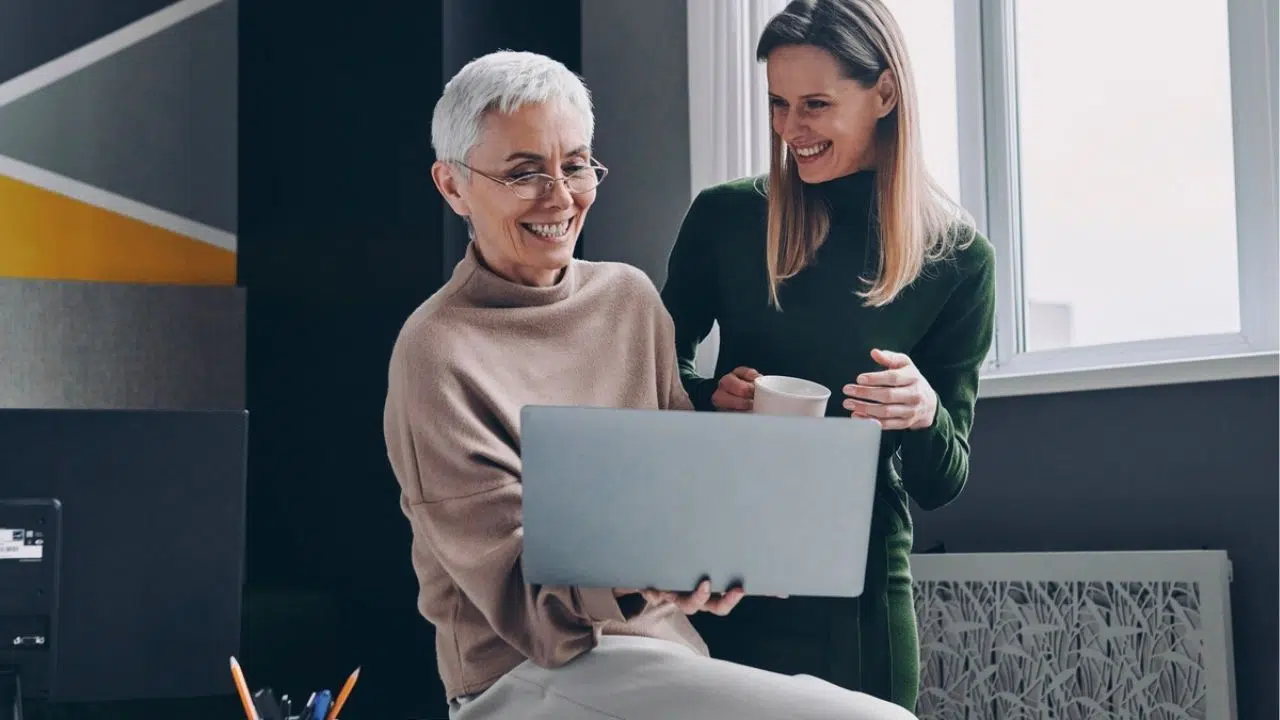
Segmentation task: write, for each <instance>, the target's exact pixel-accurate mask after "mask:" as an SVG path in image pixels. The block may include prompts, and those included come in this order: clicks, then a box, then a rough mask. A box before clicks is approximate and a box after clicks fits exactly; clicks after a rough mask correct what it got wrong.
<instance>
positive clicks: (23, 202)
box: [0, 175, 236, 285]
mask: <svg viewBox="0 0 1280 720" xmlns="http://www.w3.org/2000/svg"><path fill="white" fill-rule="evenodd" d="M0 277H26V278H40V279H45V280H91V281H94V280H96V281H103V282H131V283H172V284H185V285H235V283H236V254H235V253H234V252H231V251H229V250H224V249H222V248H219V247H214V246H213V245H210V244H208V243H204V242H201V241H199V240H193V239H191V238H189V237H185V236H183V235H179V234H177V233H174V232H170V231H169V230H164V229H162V228H158V227H156V226H154V225H149V224H147V223H144V222H142V221H140V220H135V219H134V218H131V217H126V216H124V215H120V214H118V213H114V212H111V211H110V210H105V209H103V208H100V207H96V206H93V205H88V204H85V203H82V202H80V201H79V200H74V199H72V198H69V197H66V196H64V195H59V194H57V193H53V192H50V191H48V190H44V189H43V188H39V187H36V186H34V185H29V184H27V183H24V182H21V181H18V180H14V179H13V178H10V177H5V176H3V175H0Z"/></svg>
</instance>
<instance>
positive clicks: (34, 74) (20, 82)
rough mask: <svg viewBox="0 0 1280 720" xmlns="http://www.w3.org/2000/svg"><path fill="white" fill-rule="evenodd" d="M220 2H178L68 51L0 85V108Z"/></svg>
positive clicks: (184, 0) (194, 0)
mask: <svg viewBox="0 0 1280 720" xmlns="http://www.w3.org/2000/svg"><path fill="white" fill-rule="evenodd" d="M222 1H223V0H180V1H179V2H176V3H174V4H172V5H170V6H168V7H166V8H164V9H162V10H157V11H156V12H154V13H152V14H150V15H148V16H146V17H144V18H142V19H140V20H137V21H135V22H133V23H130V24H128V25H125V26H124V27H122V28H120V29H119V30H116V31H115V32H112V33H110V34H107V35H103V36H102V37H100V38H98V39H97V40H94V41H93V42H90V43H88V44H86V45H81V46H80V47H78V48H76V49H75V50H72V51H71V52H69V53H67V54H66V55H63V56H61V57H58V58H55V59H53V60H50V61H49V62H47V63H45V64H43V65H41V66H39V67H37V68H33V69H31V70H28V71H27V72H25V73H23V74H21V75H19V76H18V77H16V78H13V79H12V80H9V81H8V82H5V83H0V107H2V106H4V105H7V104H9V103H11V102H13V101H14V100H17V99H18V98H20V97H22V96H24V95H30V94H31V93H33V92H35V91H36V90H39V89H40V88H42V87H45V86H47V85H52V84H53V83H55V82H57V81H58V80H61V79H62V78H64V77H66V76H68V75H70V74H72V73H74V72H76V71H78V70H81V69H83V68H85V67H88V66H89V65H92V64H93V63H96V62H98V61H99V60H101V59H103V58H105V57H107V56H108V55H113V54H115V53H118V52H120V51H121V50H123V49H125V48H127V47H129V46H130V45H133V44H134V43H136V42H138V41H140V40H143V39H145V38H147V37H150V36H152V35H155V34H156V33H158V32H160V31H161V30H164V29H165V28H168V27H170V26H172V25H176V24H178V23H180V22H182V21H183V20H186V19H187V18H189V17H191V16H192V15H195V14H196V13H199V12H202V11H204V10H208V9H209V8H211V7H213V6H214V5H217V4H218V3H221V2H222Z"/></svg>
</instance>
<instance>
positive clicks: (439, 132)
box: [431, 50, 595, 162]
mask: <svg viewBox="0 0 1280 720" xmlns="http://www.w3.org/2000/svg"><path fill="white" fill-rule="evenodd" d="M543 102H563V103H566V104H567V106H568V107H569V108H571V109H573V110H575V111H577V112H579V113H581V115H582V119H583V121H584V125H586V128H587V138H586V141H587V144H588V145H590V144H591V138H592V135H593V134H594V133H595V115H594V113H593V112H592V109H591V94H590V92H588V90H587V86H586V85H584V84H583V82H582V79H581V78H579V77H578V76H577V75H575V74H574V73H573V72H572V71H571V70H569V68H567V67H565V66H564V64H563V63H560V62H558V61H556V60H553V59H551V58H549V57H547V56H545V55H539V54H537V53H531V52H515V51H511V50H500V51H498V52H493V53H489V54H488V55H483V56H481V57H478V58H476V59H474V60H472V61H471V62H469V63H467V64H466V65H465V66H463V68H462V69H461V70H459V71H458V74H457V75H454V76H453V78H452V79H450V80H449V82H448V83H446V84H445V86H444V93H443V94H442V95H441V96H440V100H438V101H437V102H436V108H435V112H434V113H433V115H432V117H431V146H432V147H433V148H434V149H435V151H436V158H437V159H439V160H442V161H456V162H466V160H467V155H468V154H470V152H471V149H472V148H474V147H475V146H476V145H477V144H478V143H479V142H480V133H481V131H483V129H484V118H485V115H486V114H487V113H489V112H492V111H497V112H501V113H503V114H507V113H512V112H515V111H516V110H518V109H520V108H521V107H522V106H524V105H529V104H533V103H543Z"/></svg>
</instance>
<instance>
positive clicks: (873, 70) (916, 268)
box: [756, 0, 975, 307]
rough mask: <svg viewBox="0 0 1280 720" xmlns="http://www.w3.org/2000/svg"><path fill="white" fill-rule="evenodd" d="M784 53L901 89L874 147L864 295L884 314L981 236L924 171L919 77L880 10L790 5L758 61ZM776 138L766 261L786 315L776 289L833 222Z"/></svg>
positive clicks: (866, 4)
mask: <svg viewBox="0 0 1280 720" xmlns="http://www.w3.org/2000/svg"><path fill="white" fill-rule="evenodd" d="M787 45H810V46H814V47H817V48H820V49H822V50H825V51H827V52H829V53H830V54H831V55H833V56H834V57H835V58H836V60H837V61H838V62H839V63H840V65H841V67H842V68H843V69H844V71H845V73H846V74H847V75H848V76H849V77H851V78H852V79H854V80H856V81H858V82H859V83H860V84H862V85H863V86H864V87H871V86H872V85H873V84H874V83H875V82H876V80H878V79H879V77H880V76H881V74H882V73H883V72H886V71H887V72H889V73H891V74H892V76H893V78H894V79H895V81H896V83H897V101H896V103H895V105H894V108H893V110H891V111H890V112H889V114H888V115H886V116H885V117H884V118H882V119H881V120H880V121H879V122H878V123H877V125H876V128H875V138H874V143H875V159H876V160H875V162H876V167H875V170H876V188H875V203H874V205H873V207H874V208H875V216H874V218H875V227H877V228H878V232H879V237H880V243H879V246H880V257H879V264H878V267H877V269H876V275H875V277H874V278H863V282H864V283H865V284H866V285H868V286H869V287H868V288H867V289H866V290H864V291H862V292H859V293H858V295H859V297H862V298H864V299H865V301H866V304H867V305H870V306H873V307H881V306H884V305H887V304H889V303H890V302H892V301H893V299H894V298H895V297H897V296H898V294H899V293H901V292H902V291H903V290H905V289H906V288H907V287H908V286H910V285H911V284H912V283H913V282H915V281H916V279H917V278H918V277H920V274H921V273H922V272H924V269H925V267H926V265H927V264H928V263H930V262H934V261H937V260H940V259H944V258H946V257H948V256H950V255H951V253H952V252H954V251H955V250H957V249H960V248H963V247H964V246H966V245H968V244H969V243H970V242H972V241H973V238H974V236H975V233H974V228H973V220H972V218H971V217H970V216H969V214H968V213H967V212H965V211H964V209H963V208H962V207H960V206H959V204H957V203H956V202H955V201H953V200H951V199H950V198H948V197H947V195H946V192H945V191H944V190H943V189H942V188H941V186H939V185H938V183H937V182H936V181H934V179H933V178H932V177H931V176H930V175H929V171H928V170H927V169H926V168H925V165H924V156H923V152H922V150H921V140H920V121H919V117H918V110H917V107H916V105H917V100H916V88H915V77H914V75H913V73H912V70H911V64H910V59H909V58H908V56H907V48H906V43H905V41H904V39H903V36H902V31H901V29H900V28H899V27H898V24H897V22H896V21H895V20H894V19H893V15H892V14H890V12H889V10H888V8H886V7H885V6H884V4H883V3H881V2H880V0H794V1H793V2H791V3H790V4H788V5H787V7H786V9H784V10H783V11H782V12H780V13H778V15H776V16H774V18H773V19H772V20H770V21H769V24H768V25H767V26H766V27H765V29H764V32H763V33H761V36H760V42H759V44H758V45H757V48H756V56H757V59H758V60H760V61H766V60H767V59H768V56H769V54H770V53H772V52H773V50H775V49H777V48H779V47H782V46H787ZM770 133H771V135H772V138H771V148H770V160H769V176H768V187H767V192H766V195H767V196H768V202H769V215H768V240H767V243H766V245H767V251H766V252H767V267H768V275H769V301H770V303H771V304H773V305H774V306H775V307H780V303H779V302H778V287H779V285H780V284H781V283H782V282H783V281H785V280H787V279H788V278H791V277H794V276H795V275H796V274H797V273H799V272H800V271H801V270H803V269H804V268H805V267H806V266H807V265H808V264H809V262H810V261H812V260H813V257H814V254H815V253H816V252H817V251H818V248H820V247H821V246H822V243H823V242H825V241H826V238H827V234H828V232H829V231H830V227H831V220H830V217H829V214H828V209H827V207H826V205H825V203H824V202H823V201H822V199H821V198H819V197H818V196H817V194H816V193H814V192H813V191H811V190H806V189H805V183H804V181H802V180H801V179H800V175H799V172H798V171H797V169H796V165H795V162H793V161H792V160H791V158H790V156H789V154H788V152H787V149H786V146H785V144H784V143H783V141H782V138H781V137H779V136H778V134H777V133H776V132H773V131H772V130H771V131H770Z"/></svg>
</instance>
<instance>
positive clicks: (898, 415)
mask: <svg viewBox="0 0 1280 720" xmlns="http://www.w3.org/2000/svg"><path fill="white" fill-rule="evenodd" d="M871 359H872V360H875V361H876V362H877V363H878V364H880V365H881V366H883V367H884V368H885V369H884V370H881V371H879V372H872V373H863V374H862V375H859V376H858V378H857V380H856V381H855V382H854V383H853V384H850V385H845V386H844V394H845V395H846V396H848V397H847V399H846V400H845V401H844V408H845V409H846V410H849V411H850V412H852V414H853V417H859V418H871V419H872V420H875V421H876V422H878V423H880V427H882V428H884V429H885V430H915V429H919V428H927V427H929V426H931V425H933V420H934V417H935V416H936V415H937V412H938V395H937V393H935V392H934V391H933V388H932V387H931V386H930V385H929V381H928V380H925V378H924V376H923V375H921V374H920V370H919V369H917V368H916V366H915V363H913V362H911V358H909V357H907V356H906V355H904V354H902V353H897V352H890V351H888V350H872V351H871Z"/></svg>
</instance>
